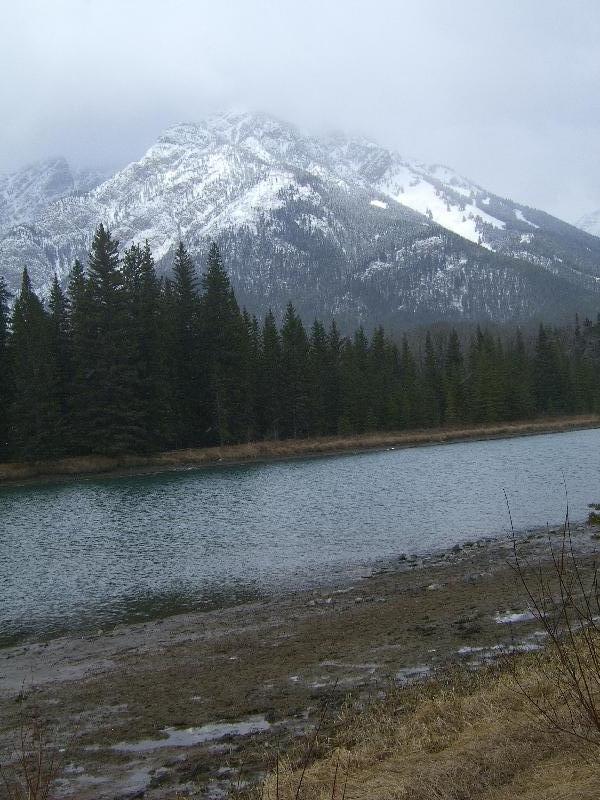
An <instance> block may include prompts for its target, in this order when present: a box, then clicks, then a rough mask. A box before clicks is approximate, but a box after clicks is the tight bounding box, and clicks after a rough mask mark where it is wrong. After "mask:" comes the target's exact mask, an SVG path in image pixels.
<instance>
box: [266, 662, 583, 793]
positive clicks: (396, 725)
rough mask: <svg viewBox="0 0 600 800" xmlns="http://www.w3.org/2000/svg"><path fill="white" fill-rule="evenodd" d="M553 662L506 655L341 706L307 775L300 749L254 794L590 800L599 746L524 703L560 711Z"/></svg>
mask: <svg viewBox="0 0 600 800" xmlns="http://www.w3.org/2000/svg"><path fill="white" fill-rule="evenodd" d="M553 658H554V656H553V655H552V654H551V653H547V654H544V655H542V657H541V658H540V656H539V655H535V656H530V655H528V656H523V655H517V656H510V657H507V659H506V661H505V662H504V663H502V664H500V665H497V666H495V667H492V668H488V669H486V670H483V671H480V672H477V673H468V672H466V671H461V672H459V671H455V672H452V673H448V674H446V675H445V676H444V677H441V678H437V679H433V680H430V681H429V682H427V683H426V684H425V685H421V686H416V687H412V688H406V689H393V690H392V691H391V692H390V693H389V694H387V696H386V697H385V699H384V700H381V701H378V702H376V703H374V704H370V705H368V706H367V707H366V709H363V710H356V706H355V705H353V704H352V703H349V704H348V707H347V708H346V710H344V711H343V712H342V714H341V715H340V717H339V718H338V719H337V721H336V723H335V726H334V730H333V734H332V735H330V736H327V737H326V736H322V737H321V741H318V742H316V743H315V746H314V752H315V753H316V758H315V759H314V760H312V759H311V763H310V764H309V765H308V767H307V768H306V769H305V762H303V755H302V753H301V748H300V752H299V754H298V756H297V757H296V758H295V759H291V760H290V759H286V758H283V759H281V760H280V762H279V765H278V769H276V770H275V769H274V770H273V772H272V773H271V775H270V776H269V777H268V778H267V781H266V783H265V785H264V787H262V786H261V787H260V789H259V790H257V791H256V792H254V793H253V796H254V797H255V800H257V799H258V798H259V797H260V798H262V800H294V798H297V797H298V794H297V789H298V785H299V782H300V781H302V786H301V790H302V791H301V796H302V797H303V798H306V799H308V798H310V799H311V800H325V798H327V800H332V798H333V800H340V799H341V798H342V797H346V798H352V800H367V798H368V800H389V799H390V798H394V799H395V800H409V798H410V800H514V798H521V800H542V798H543V800H567V798H569V800H592V799H593V798H597V797H598V786H597V774H598V773H597V768H598V764H597V758H598V748H597V743H591V742H590V743H587V742H584V741H577V740H576V739H575V738H574V737H573V736H569V735H568V734H565V733H561V732H560V731H558V730H557V729H556V728H554V727H551V726H550V725H549V724H547V723H546V722H545V721H544V719H543V718H542V717H541V715H539V714H537V713H535V709H534V707H533V706H532V705H531V704H530V703H529V702H528V701H527V700H526V699H525V697H524V692H525V693H531V694H532V695H533V697H538V696H543V697H544V698H545V702H548V703H553V704H554V706H555V708H560V706H561V704H562V699H561V686H560V682H559V681H554V680H552V679H551V678H552V676H556V675H557V674H558V672H557V670H556V669H554V667H555V666H556V665H555V664H553ZM567 715H568V711H567V709H566V708H565V718H567ZM303 772H304V774H303ZM346 781H347V785H346Z"/></svg>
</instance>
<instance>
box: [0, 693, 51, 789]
mask: <svg viewBox="0 0 600 800" xmlns="http://www.w3.org/2000/svg"><path fill="white" fill-rule="evenodd" d="M21 696H22V695H21ZM52 739H53V737H52V735H51V730H50V728H49V726H48V724H47V722H46V720H45V719H44V718H43V717H42V715H41V713H40V711H39V709H38V708H37V707H33V708H30V709H25V708H23V710H22V712H21V721H20V724H19V728H18V732H17V734H16V736H15V740H14V742H13V743H12V745H11V746H10V747H9V748H8V749H7V750H8V751H7V753H6V756H5V758H4V759H2V761H0V787H2V788H3V789H4V792H5V793H6V794H5V796H6V798H7V800H53V798H54V797H55V794H54V789H55V787H56V782H57V780H58V777H59V775H60V773H61V771H62V766H63V761H64V755H63V753H62V752H61V751H60V750H59V748H58V747H57V746H56V745H55V744H54V743H53V741H52Z"/></svg>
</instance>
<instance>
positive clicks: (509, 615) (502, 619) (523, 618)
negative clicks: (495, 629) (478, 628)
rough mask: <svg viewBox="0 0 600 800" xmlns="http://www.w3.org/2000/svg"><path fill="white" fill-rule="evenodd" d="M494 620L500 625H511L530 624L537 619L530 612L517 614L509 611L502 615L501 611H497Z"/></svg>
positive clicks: (517, 612) (518, 612)
mask: <svg viewBox="0 0 600 800" xmlns="http://www.w3.org/2000/svg"><path fill="white" fill-rule="evenodd" d="M494 619H495V620H496V623H497V624H498V625H509V624H511V623H512V622H528V621H530V620H532V619H535V617H534V616H533V614H532V613H531V611H529V610H527V611H516V612H510V611H509V612H506V613H505V614H501V613H500V612H499V611H497V612H496V615H495V616H494Z"/></svg>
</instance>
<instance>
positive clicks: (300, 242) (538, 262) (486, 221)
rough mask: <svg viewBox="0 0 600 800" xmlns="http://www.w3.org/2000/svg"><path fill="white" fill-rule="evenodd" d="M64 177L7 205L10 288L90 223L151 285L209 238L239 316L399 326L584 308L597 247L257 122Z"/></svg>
mask: <svg viewBox="0 0 600 800" xmlns="http://www.w3.org/2000/svg"><path fill="white" fill-rule="evenodd" d="M65 164H66V162H65ZM60 167H61V169H62V171H63V173H64V165H62V164H61V165H60ZM61 169H58V168H57V170H56V171H57V173H58V174H60V172H61ZM71 180H72V182H73V187H74V188H73V189H72V190H71V191H70V192H69V191H67V192H65V193H63V194H60V189H61V185H60V181H59V180H58V179H57V181H58V183H57V185H58V190H57V191H58V193H59V195H60V196H52V191H48V192H46V195H47V196H48V199H47V201H45V200H44V199H43V198H42V199H41V200H40V202H39V203H37V204H36V203H35V202H32V204H31V208H30V213H29V214H27V211H26V210H25V211H24V210H23V205H26V203H24V204H23V203H22V204H21V207H20V211H19V213H20V217H18V218H17V220H16V223H15V224H7V223H5V225H4V227H3V228H2V227H0V274H2V273H4V274H5V276H6V277H7V280H8V282H9V286H10V288H11V289H12V290H13V291H14V290H15V289H16V287H17V286H18V279H19V274H20V271H21V269H22V267H23V265H24V264H27V265H28V267H29V269H30V273H31V276H32V280H33V283H34V286H35V287H36V288H37V289H39V290H40V291H46V290H47V288H48V285H49V282H50V279H51V276H52V274H53V273H54V272H56V273H57V274H58V276H59V278H61V279H63V280H64V279H65V278H66V275H67V273H68V271H69V269H70V267H71V266H72V263H73V261H74V259H75V258H76V257H79V258H82V257H85V254H86V252H87V249H88V248H89V242H90V240H91V235H92V233H93V230H94V228H95V227H96V225H97V224H98V223H99V222H101V221H102V222H103V223H105V224H107V225H108V226H109V227H110V228H111V230H112V231H113V233H114V235H115V236H116V237H117V238H118V239H119V240H120V241H121V244H122V246H128V245H129V244H131V243H133V242H141V241H144V240H145V239H148V241H149V243H150V245H151V247H152V248H153V251H154V253H155V256H156V259H157V264H158V268H159V271H161V272H163V273H165V272H167V271H168V269H169V265H170V260H171V257H172V252H173V250H174V247H175V245H176V243H177V241H178V240H179V239H182V240H183V241H184V242H186V244H187V245H188V247H189V249H190V250H191V252H192V254H193V255H194V256H195V257H196V259H200V260H201V259H203V258H204V255H205V253H206V250H207V247H208V243H209V242H210V241H211V240H213V239H214V240H216V241H218V242H219V244H220V245H221V248H222V250H223V255H224V258H225V261H226V264H227V266H228V269H229V271H230V273H231V275H232V280H233V283H234V286H235V288H236V291H237V293H238V296H239V298H240V301H241V302H242V303H243V304H244V305H247V306H248V307H249V309H250V310H253V311H264V310H265V307H266V305H267V304H268V305H273V306H274V307H276V308H277V309H279V310H280V309H281V308H282V306H283V305H285V303H286V302H287V301H289V300H292V301H293V302H295V303H296V304H297V305H298V307H299V310H300V311H301V313H303V314H304V315H307V316H314V314H315V313H318V314H320V315H321V316H331V315H336V316H338V317H341V318H342V319H347V320H348V324H349V325H350V324H356V322H369V323H370V322H373V321H375V320H377V321H384V320H385V321H388V322H391V323H392V324H395V323H398V324H403V325H405V324H413V323H417V322H424V321H430V320H432V319H435V318H440V319H471V320H485V319H492V320H496V321H509V320H515V321H516V320H522V319H526V318H530V317H537V316H539V317H544V316H548V315H552V314H555V313H557V311H559V310H561V308H562V309H563V310H564V311H565V312H570V311H574V310H575V309H577V310H580V311H582V312H587V311H588V310H589V311H590V312H591V311H592V310H593V309H594V308H595V307H596V306H597V305H600V303H599V302H598V299H600V298H598V299H597V298H596V295H597V294H598V292H599V291H600V239H598V238H597V237H594V236H591V235H590V234H588V233H585V232H582V231H580V230H579V229H577V228H575V227H574V226H571V225H569V224H568V223H565V222H562V221H561V220H558V219H556V218H554V217H551V216H550V215H548V214H546V213H545V212H543V211H539V210H537V209H532V208H529V207H527V206H525V205H522V204H519V203H514V202H512V201H510V200H506V199H503V198H500V197H498V196H496V195H494V194H493V193H490V192H487V191H486V190H485V189H483V188H482V187H480V186H478V185H477V184H475V183H473V182H471V181H469V180H468V179H467V178H464V177H463V176H461V175H459V174H458V173H456V172H455V171H454V170H452V169H451V168H449V167H445V166H443V165H439V164H434V165H426V164H424V163H422V162H418V161H411V160H408V159H405V158H403V157H402V156H400V155H399V154H397V153H395V152H393V151H390V150H387V149H385V148H383V147H381V146H379V145H377V144H376V143H374V142H371V141H370V140H368V139H366V138H349V137H345V136H344V135H343V134H340V133H337V134H333V135H331V136H328V137H323V138H320V139H319V138H316V137H313V136H309V135H307V134H304V133H302V132H300V131H299V130H298V129H297V128H295V127H294V126H292V125H289V124H288V123H285V122H282V121H280V120H277V119H275V118H273V117H270V116H268V115H266V114H252V113H239V112H236V113H222V114H217V115H213V116H212V117H209V118H208V119H207V120H205V121H204V122H200V123H179V124H177V125H174V126H172V127H170V128H168V129H167V130H166V131H164V132H163V134H162V135H161V136H160V137H159V138H158V140H157V141H156V142H155V143H154V144H153V145H151V147H150V148H149V149H148V150H147V151H146V153H145V154H144V155H143V156H142V157H141V158H140V159H139V160H138V161H134V162H132V163H130V164H128V165H127V166H125V167H124V168H123V169H121V170H118V171H117V172H116V173H115V174H114V175H112V176H110V177H109V178H107V179H106V180H103V181H101V182H99V183H97V184H95V185H92V184H93V181H92V182H91V184H90V185H89V186H88V187H87V188H85V189H84V190H81V189H76V188H75V183H76V181H75V178H74V177H72V178H71ZM46 183H47V182H46ZM65 183H68V181H67V180H66V179H65ZM38 184H43V185H44V186H46V184H44V183H43V181H42V180H41V179H40V180H39V181H38ZM31 185H32V186H34V187H35V185H36V182H35V180H33V179H32V180H31ZM49 185H50V189H52V187H53V186H54V184H52V182H50V184H49ZM1 186H2V184H0V187H1ZM46 195H44V196H46ZM1 196H2V195H1V193H0V197H1ZM25 197H26V195H25ZM5 205H6V204H5ZM0 208H1V206H0ZM6 217H7V213H6V212H5V218H6ZM0 219H2V217H1V216H0Z"/></svg>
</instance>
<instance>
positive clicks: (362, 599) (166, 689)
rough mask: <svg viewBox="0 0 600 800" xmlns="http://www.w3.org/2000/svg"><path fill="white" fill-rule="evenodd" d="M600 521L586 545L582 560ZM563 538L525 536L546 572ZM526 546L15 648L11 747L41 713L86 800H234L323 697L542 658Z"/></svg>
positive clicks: (581, 531) (504, 541)
mask: <svg viewBox="0 0 600 800" xmlns="http://www.w3.org/2000/svg"><path fill="white" fill-rule="evenodd" d="M597 530H598V529H597V528H595V527H590V526H588V525H587V524H584V523H579V524H576V525H574V526H573V537H574V542H575V546H576V548H577V552H578V553H579V554H580V558H581V559H582V561H584V562H585V561H587V560H589V559H591V558H592V556H593V553H594V552H595V550H596V546H597V544H598V542H597V533H596V531H597ZM560 535H561V532H560V528H554V529H550V530H548V529H546V528H544V529H536V530H530V531H526V532H523V533H522V534H521V535H520V536H519V538H518V542H519V548H520V550H521V551H522V553H523V554H524V555H526V556H527V557H528V558H532V559H534V560H536V561H538V560H540V561H542V563H547V560H548V554H549V540H550V541H554V542H557V541H558V539H559V537H560ZM511 557H512V542H511V540H510V539H508V538H499V539H493V540H491V539H485V538H481V539H478V540H477V541H473V542H470V543H466V544H463V545H457V546H455V547H453V548H452V549H451V550H450V551H448V552H444V553H438V554H435V555H431V556H428V557H426V558H417V557H415V556H411V555H410V554H399V556H398V557H397V558H396V559H394V560H393V561H391V562H389V563H386V564H381V565H378V566H377V567H375V568H371V569H366V570H365V572H364V575H363V577H362V578H360V579H359V580H357V581H354V582H353V583H352V584H348V585H341V586H337V587H335V588H328V589H327V590H323V591H318V590H315V591H311V592H298V593H295V594H291V595H287V596H282V597H278V598H270V599H265V600H262V601H256V602H252V603H248V604H245V605H242V606H237V607H234V608H225V609H220V610H216V611H210V612H206V613H198V614H185V615H180V616H176V617H171V618H167V619H163V620H157V621H153V622H147V623H143V624H136V625H120V626H117V627H115V628H114V629H113V630H109V631H102V632H96V633H94V634H89V635H86V636H84V637H77V638H76V637H64V638H60V639H55V640H52V641H50V642H47V643H29V644H25V645H21V646H18V647H12V648H6V649H3V650H0V753H2V754H3V755H5V754H6V753H8V752H9V751H10V749H11V747H12V743H13V742H14V736H15V732H16V731H17V730H18V728H19V725H20V724H21V722H22V721H23V719H27V715H28V714H29V713H30V710H31V709H32V708H33V707H35V708H37V709H39V712H40V714H41V715H42V716H43V718H44V719H45V720H47V723H48V731H49V732H51V736H52V739H53V741H54V742H55V743H56V746H57V748H59V749H64V751H65V752H64V759H65V769H64V772H63V777H62V781H61V793H62V794H63V795H64V796H65V797H74V798H77V799H78V800H92V798H93V799H94V800H107V799H108V798H126V797H129V798H132V797H144V798H148V800H163V798H169V797H174V796H175V792H178V794H179V796H186V794H188V793H189V794H190V795H194V796H207V795H212V796H213V797H217V796H222V793H223V792H226V791H227V790H228V788H230V787H231V786H232V785H237V784H238V783H239V782H240V781H241V783H242V784H245V783H246V782H248V781H252V780H256V779H257V778H258V777H259V776H260V774H261V773H262V771H263V770H264V769H265V768H266V767H267V766H268V765H269V764H270V762H269V759H271V758H272V753H273V748H275V747H279V748H280V749H281V750H285V749H286V748H287V747H289V746H291V745H293V743H294V742H295V741H297V740H298V737H299V736H301V735H302V734H303V733H304V732H306V731H307V730H309V729H310V728H311V726H312V725H314V722H315V719H316V716H317V715H318V714H319V710H320V708H321V707H322V702H323V700H324V698H327V699H328V702H329V703H330V706H331V708H332V709H335V707H336V706H337V705H339V704H341V703H342V702H343V700H344V698H345V697H346V696H347V695H348V693H349V692H350V693H352V694H353V696H354V697H355V698H358V699H361V700H362V701H363V702H368V700H369V698H373V697H377V696H381V693H382V692H385V691H386V687H389V686H390V685H395V686H398V685H403V684H405V683H407V682H410V681H413V680H417V679H421V678H424V677H426V676H428V675H429V674H431V673H432V672H435V671H436V670H443V669H445V668H447V667H448V665H451V664H454V663H460V664H463V665H466V666H467V667H468V668H476V667H477V666H479V665H481V664H483V663H486V662H488V661H489V660H490V659H494V658H495V657H497V656H498V655H501V654H504V653H506V652H515V651H519V650H529V649H535V648H537V647H539V646H540V644H541V637H540V632H539V631H538V629H537V626H536V624H535V621H534V620H533V619H532V617H531V614H530V613H529V612H528V610H527V604H526V601H525V599H524V597H523V593H522V591H521V588H520V587H519V585H518V581H517V580H516V578H515V574H514V571H513V570H512V569H511V566H510V560H511Z"/></svg>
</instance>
